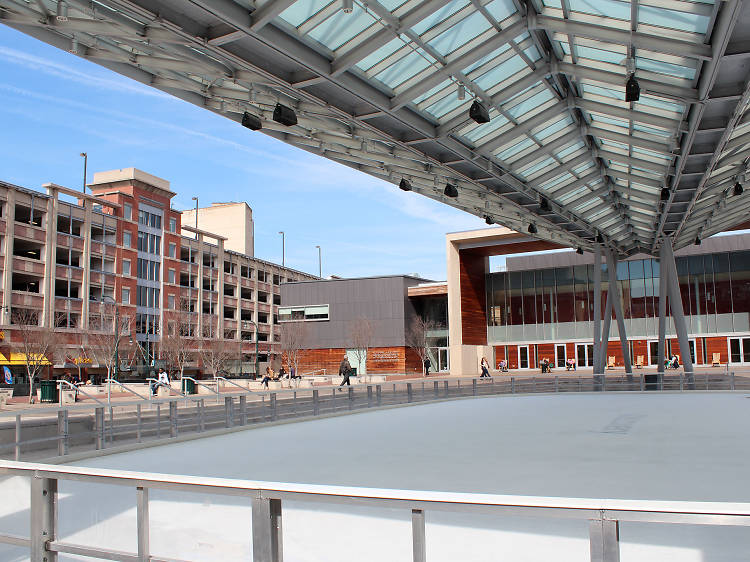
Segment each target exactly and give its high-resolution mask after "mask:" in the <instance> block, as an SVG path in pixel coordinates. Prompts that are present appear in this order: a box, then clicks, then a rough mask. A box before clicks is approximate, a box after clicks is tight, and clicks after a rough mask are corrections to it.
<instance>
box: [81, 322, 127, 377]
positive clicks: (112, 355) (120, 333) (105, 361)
mask: <svg viewBox="0 0 750 562" xmlns="http://www.w3.org/2000/svg"><path fill="white" fill-rule="evenodd" d="M90 327H91V333H90V334H89V342H90V343H89V348H90V350H91V353H92V354H93V355H94V357H95V358H96V361H97V363H99V365H104V366H105V367H106V368H107V378H108V379H111V378H112V373H113V372H114V370H115V366H118V365H117V362H118V361H120V359H122V358H124V357H127V356H128V355H129V353H130V343H129V340H127V339H125V336H127V335H128V334H130V329H131V328H130V316H127V315H126V316H120V315H119V314H117V313H115V314H103V315H100V316H99V317H95V318H92V322H91V326H90ZM118 367H119V366H118Z"/></svg>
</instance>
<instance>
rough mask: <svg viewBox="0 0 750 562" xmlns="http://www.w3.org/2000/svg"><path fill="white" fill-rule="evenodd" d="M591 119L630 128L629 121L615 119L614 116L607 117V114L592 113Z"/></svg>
mask: <svg viewBox="0 0 750 562" xmlns="http://www.w3.org/2000/svg"><path fill="white" fill-rule="evenodd" d="M591 120H592V121H599V122H600V123H607V124H608V125H615V126H617V127H623V128H625V129H627V128H628V122H627V121H623V120H621V119H614V118H613V117H607V116H606V115H601V114H599V113H592V114H591Z"/></svg>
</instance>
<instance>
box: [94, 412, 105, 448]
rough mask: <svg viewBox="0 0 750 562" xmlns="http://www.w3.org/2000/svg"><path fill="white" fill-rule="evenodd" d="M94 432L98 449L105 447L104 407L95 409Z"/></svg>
mask: <svg viewBox="0 0 750 562" xmlns="http://www.w3.org/2000/svg"><path fill="white" fill-rule="evenodd" d="M94 433H95V434H96V450H97V451H98V450H99V449H103V448H104V408H102V407H99V408H96V409H95V410H94Z"/></svg>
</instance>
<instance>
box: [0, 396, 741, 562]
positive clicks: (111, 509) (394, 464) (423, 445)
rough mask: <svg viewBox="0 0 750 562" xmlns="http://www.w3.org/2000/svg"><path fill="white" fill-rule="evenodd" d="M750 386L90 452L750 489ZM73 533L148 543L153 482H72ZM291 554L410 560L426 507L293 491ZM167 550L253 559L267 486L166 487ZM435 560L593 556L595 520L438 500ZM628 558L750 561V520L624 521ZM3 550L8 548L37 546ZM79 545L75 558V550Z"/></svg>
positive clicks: (67, 504) (621, 486)
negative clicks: (461, 510) (146, 504)
mask: <svg viewBox="0 0 750 562" xmlns="http://www.w3.org/2000/svg"><path fill="white" fill-rule="evenodd" d="M749 429H750V399H748V397H747V395H745V394H739V393H737V394H729V393H716V394H702V393H692V394H687V393H686V394H657V393H653V394H638V393H632V394H624V393H623V394H594V395H591V394H580V395H579V394H569V395H543V396H503V397H490V398H478V399H467V400H457V401H452V402H444V403H438V404H426V405H419V406H410V407H404V408H396V409H391V410H384V411H378V412H368V413H363V414H355V415H349V416H341V417H336V418H328V419H320V420H315V421H308V422H301V423H290V424H286V425H280V426H275V427H266V428H260V429H251V430H247V431H242V432H238V433H233V434H229V435H225V436H221V437H212V438H205V439H198V440H193V441H187V442H184V443H176V444H172V445H164V446H159V447H151V448H145V449H142V450H139V451H136V452H129V453H122V454H115V455H107V456H102V457H99V458H94V459H90V460H87V461H81V462H78V463H77V464H78V465H81V466H92V467H107V468H117V469H126V470H138V471H148V472H162V473H174V474H189V475H206V476H215V477H227V478H247V479H252V480H267V481H281V482H304V483H316V484H335V485H351V486H365V487H377V488H396V489H415V490H440V491H454V492H478V493H497V494H522V495H535V496H562V497H565V496H567V497H590V498H613V499H614V498H616V499H649V500H691V501H732V502H738V501H741V502H746V501H750V486H748V480H749V478H748V477H749V476H750V447H749V445H750V437H748V430H749ZM60 493H61V500H60V511H59V513H60V517H59V520H60V529H61V531H62V533H61V535H62V536H61V540H70V541H75V542H80V543H84V544H92V545H101V546H107V547H109V548H118V549H127V550H131V551H135V548H136V542H135V536H136V535H135V524H136V517H135V496H134V493H133V492H132V490H130V489H124V488H119V487H115V486H104V485H94V486H92V485H88V486H83V485H81V484H77V483H71V482H61V486H60ZM0 494H2V496H1V497H3V498H4V500H3V501H2V502H0V527H1V530H0V532H7V533H13V534H24V535H27V534H28V518H29V513H28V504H29V498H28V495H29V490H28V483H27V481H24V480H23V479H20V478H10V479H6V480H4V481H2V482H0ZM283 509H284V513H283V517H284V520H283V529H284V530H283V533H284V559H285V561H286V562H296V561H310V562H312V561H315V562H318V561H320V562H323V561H327V562H328V561H331V562H333V561H347V562H350V561H352V560H356V561H358V562H369V561H383V560H385V561H404V562H406V561H409V560H411V555H412V553H411V513H410V512H409V511H404V512H402V511H398V510H386V509H367V508H360V507H343V506H342V507H331V506H330V505H325V506H324V505H316V504H312V503H310V504H308V503H301V502H285V503H284V506H283ZM150 516H151V529H152V531H151V549H152V554H153V555H154V556H161V557H169V558H179V559H187V560H221V561H228V560H250V559H251V558H252V556H251V552H252V547H251V536H250V521H251V512H250V505H249V501H247V502H246V501H244V500H240V499H238V498H225V497H220V496H205V495H198V494H183V493H180V494H178V493H173V492H160V491H153V492H152V493H151V508H150ZM426 532H427V559H428V560H430V561H431V562H433V561H435V562H443V561H446V562H447V561H451V562H455V561H496V560H503V561H531V560H534V561H542V560H543V561H552V560H563V561H566V560H581V561H587V560H588V559H589V552H588V549H589V542H588V525H587V523H586V522H581V521H571V520H557V519H547V518H533V517H528V518H519V517H508V516H481V517H477V516H473V515H471V516H470V515H466V514H452V513H445V512H433V513H431V512H429V511H427V512H426ZM620 541H621V543H620V544H621V560H622V561H623V562H651V561H653V562H657V561H658V562H663V561H672V560H675V561H683V560H684V561H689V562H723V561H726V562H729V561H732V562H734V561H738V560H750V554H748V553H750V529H748V528H743V527H707V526H706V527H703V526H680V525H669V524H640V523H638V524H636V523H621V526H620ZM26 558H27V555H25V554H24V553H23V552H22V551H20V550H18V549H14V548H10V547H0V560H23V559H26ZM60 559H61V560H69V559H74V558H66V557H61V558H60Z"/></svg>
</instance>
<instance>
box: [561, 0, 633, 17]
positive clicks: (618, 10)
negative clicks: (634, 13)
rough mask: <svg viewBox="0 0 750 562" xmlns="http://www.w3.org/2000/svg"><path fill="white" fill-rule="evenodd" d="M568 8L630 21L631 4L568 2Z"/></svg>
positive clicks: (600, 0)
mask: <svg viewBox="0 0 750 562" xmlns="http://www.w3.org/2000/svg"><path fill="white" fill-rule="evenodd" d="M568 6H569V7H570V9H571V10H573V11H574V12H582V13H584V14H593V15H595V16H604V17H607V18H616V19H621V20H629V19H630V2H618V1H617V0H568Z"/></svg>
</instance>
